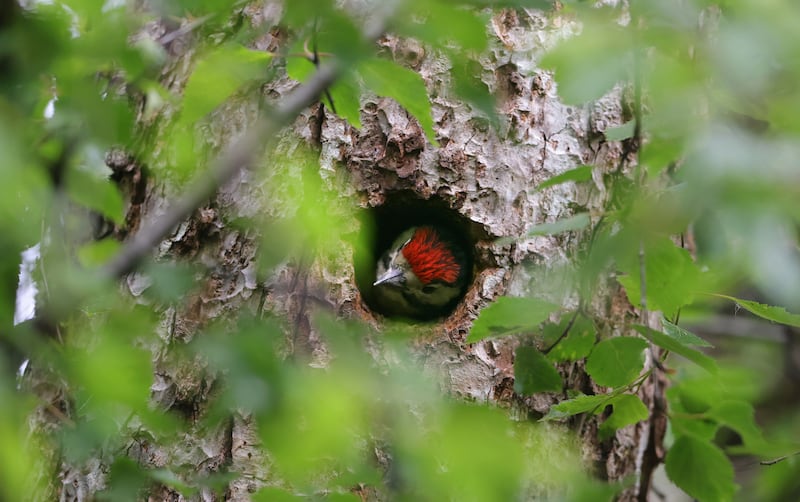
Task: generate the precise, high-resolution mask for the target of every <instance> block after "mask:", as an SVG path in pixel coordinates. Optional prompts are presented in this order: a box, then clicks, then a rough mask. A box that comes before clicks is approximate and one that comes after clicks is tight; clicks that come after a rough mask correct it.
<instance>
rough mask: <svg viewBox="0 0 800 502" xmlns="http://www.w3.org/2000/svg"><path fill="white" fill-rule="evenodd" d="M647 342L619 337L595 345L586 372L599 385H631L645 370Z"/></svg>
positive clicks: (588, 359)
mask: <svg viewBox="0 0 800 502" xmlns="http://www.w3.org/2000/svg"><path fill="white" fill-rule="evenodd" d="M646 348H647V342H646V341H644V340H642V339H641V338H632V337H629V336H617V337H614V338H608V339H606V340H603V341H602V342H600V343H598V344H597V345H595V347H594V349H593V350H592V353H591V354H589V357H588V358H587V359H586V372H587V373H589V375H591V377H592V380H594V381H595V383H597V385H602V386H604V387H620V386H622V385H626V384H629V383H631V382H632V381H633V380H634V379H635V378H636V377H637V376H639V374H640V373H641V372H642V369H643V368H644V350H645V349H646Z"/></svg>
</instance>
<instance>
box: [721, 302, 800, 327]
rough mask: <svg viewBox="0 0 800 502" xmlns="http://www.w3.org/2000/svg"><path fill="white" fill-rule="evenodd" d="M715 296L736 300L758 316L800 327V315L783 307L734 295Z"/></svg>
mask: <svg viewBox="0 0 800 502" xmlns="http://www.w3.org/2000/svg"><path fill="white" fill-rule="evenodd" d="M714 296H718V297H719V298H725V299H727V300H731V301H733V302H736V303H737V305H739V306H741V307H742V308H744V309H745V310H747V311H748V312H750V313H751V314H755V315H757V316H758V317H761V318H763V319H767V320H768V321H773V322H778V323H781V324H786V325H787V326H794V327H795V328H800V315H797V314H792V313H790V312H787V311H786V309H784V308H783V307H774V306H772V305H764V304H763V303H758V302H753V301H750V300H742V299H741V298H736V297H734V296H727V295H718V294H714Z"/></svg>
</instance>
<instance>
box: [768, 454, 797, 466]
mask: <svg viewBox="0 0 800 502" xmlns="http://www.w3.org/2000/svg"><path fill="white" fill-rule="evenodd" d="M795 455H800V451H796V452H794V453H790V454H788V455H784V456H782V457H778V458H773V459H772V460H762V461H761V462H759V464H761V465H775V464H777V463H778V462H783V461H784V460H786V459H787V458H789V457H794V456H795Z"/></svg>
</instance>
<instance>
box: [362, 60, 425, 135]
mask: <svg viewBox="0 0 800 502" xmlns="http://www.w3.org/2000/svg"><path fill="white" fill-rule="evenodd" d="M358 73H359V74H360V75H361V77H362V78H363V79H364V82H365V83H366V84H367V87H369V88H370V89H372V91H373V92H375V94H377V95H379V96H386V97H389V98H392V99H394V100H395V101H397V102H398V103H400V105H401V106H402V107H403V108H405V109H406V110H408V112H409V113H411V114H412V115H413V116H414V117H415V118H416V119H417V120H418V121H419V124H420V126H422V129H423V131H425V136H426V137H427V138H428V141H430V142H431V144H433V145H434V146H438V143H437V142H436V133H435V132H434V131H433V117H432V115H431V102H430V100H429V99H428V91H427V89H426V88H425V82H424V81H423V80H422V77H421V76H420V75H419V74H418V73H416V72H414V71H411V70H409V69H408V68H404V67H402V66H400V65H399V64H397V63H395V62H393V61H389V60H387V59H380V58H372V59H367V60H365V61H362V62H361V63H360V64H359V65H358Z"/></svg>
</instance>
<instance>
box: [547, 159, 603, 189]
mask: <svg viewBox="0 0 800 502" xmlns="http://www.w3.org/2000/svg"><path fill="white" fill-rule="evenodd" d="M591 179H592V166H587V165H583V166H579V167H576V168H574V169H570V170H568V171H564V172H563V173H561V174H558V175H556V176H553V177H552V178H550V179H548V180H545V181H544V182H542V183H541V184H539V186H537V187H536V191H537V192H540V191H542V190H544V189H545V188H549V187H552V186H555V185H560V184H561V183H566V182H567V181H574V182H576V183H580V182H583V181H590V180H591Z"/></svg>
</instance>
